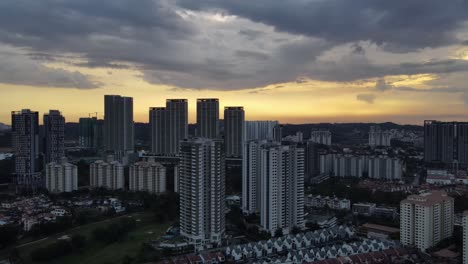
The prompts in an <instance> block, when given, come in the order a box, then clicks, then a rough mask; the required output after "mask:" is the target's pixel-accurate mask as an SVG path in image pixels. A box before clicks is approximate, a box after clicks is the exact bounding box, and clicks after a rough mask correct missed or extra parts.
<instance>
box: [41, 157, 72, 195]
mask: <svg viewBox="0 0 468 264" xmlns="http://www.w3.org/2000/svg"><path fill="white" fill-rule="evenodd" d="M45 171H46V177H45V178H46V188H47V190H48V191H49V192H51V193H61V192H72V191H76V190H78V167H77V166H76V165H73V164H70V163H68V160H67V158H62V159H61V162H60V163H56V162H51V163H49V164H47V165H46V168H45Z"/></svg>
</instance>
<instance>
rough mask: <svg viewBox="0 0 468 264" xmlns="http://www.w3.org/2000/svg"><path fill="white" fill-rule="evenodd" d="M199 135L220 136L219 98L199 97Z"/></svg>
mask: <svg viewBox="0 0 468 264" xmlns="http://www.w3.org/2000/svg"><path fill="white" fill-rule="evenodd" d="M197 136H198V137H202V138H211V139H216V138H219V136H220V134H219V100H218V99H214V98H209V99H197Z"/></svg>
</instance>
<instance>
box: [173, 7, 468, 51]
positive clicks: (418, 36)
mask: <svg viewBox="0 0 468 264" xmlns="http://www.w3.org/2000/svg"><path fill="white" fill-rule="evenodd" d="M178 3H180V4H181V5H182V6H184V7H186V8H191V9H194V10H205V9H222V10H225V11H228V12H230V13H232V14H234V15H238V16H242V17H246V18H249V19H251V20H253V21H257V22H261V23H265V24H268V25H271V26H274V27H275V28H276V29H277V30H279V31H286V32H290V33H294V34H304V35H308V36H313V37H318V38H322V39H326V40H328V41H330V42H336V43H348V42H355V41H360V40H369V41H371V42H373V43H377V44H379V45H388V47H389V48H391V49H392V50H394V51H397V50H399V49H400V50H407V49H418V48H424V47H437V46H442V45H447V44H452V43H457V42H458V41H457V40H456V37H455V35H454V30H455V29H457V28H458V27H459V26H460V24H461V23H462V22H463V21H465V20H466V19H467V18H468V1H466V0H455V1H450V3H448V2H446V1H440V0H412V1H407V0H392V1H389V0H353V1H349V0H255V1H251V0H224V1H218V0H178Z"/></svg>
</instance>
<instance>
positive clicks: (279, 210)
mask: <svg viewBox="0 0 468 264" xmlns="http://www.w3.org/2000/svg"><path fill="white" fill-rule="evenodd" d="M259 161H260V162H259V163H257V164H249V166H250V167H256V169H257V170H258V172H257V173H258V175H259V176H260V180H259V186H258V187H257V191H258V192H259V195H258V197H260V208H259V211H260V225H261V226H262V227H263V228H264V229H265V230H268V231H270V232H271V233H272V234H274V233H275V231H276V230H277V229H282V230H283V232H285V233H289V231H290V230H291V228H293V227H294V226H297V227H303V226H304V149H303V148H298V147H297V146H296V145H279V144H278V143H266V144H263V145H261V149H260V159H259Z"/></svg>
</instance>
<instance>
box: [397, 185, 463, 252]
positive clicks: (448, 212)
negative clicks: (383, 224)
mask: <svg viewBox="0 0 468 264" xmlns="http://www.w3.org/2000/svg"><path fill="white" fill-rule="evenodd" d="M453 219H454V199H453V198H451V197H450V196H448V195H447V194H446V193H445V192H443V191H432V192H430V193H424V194H420V195H410V196H408V198H406V199H405V200H403V201H401V203H400V240H401V243H402V244H403V245H412V246H415V247H417V248H419V249H420V250H422V251H425V250H426V249H428V248H430V247H432V246H435V245H436V244H437V243H438V242H440V241H441V240H443V239H445V238H448V237H451V236H452V233H453Z"/></svg>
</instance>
